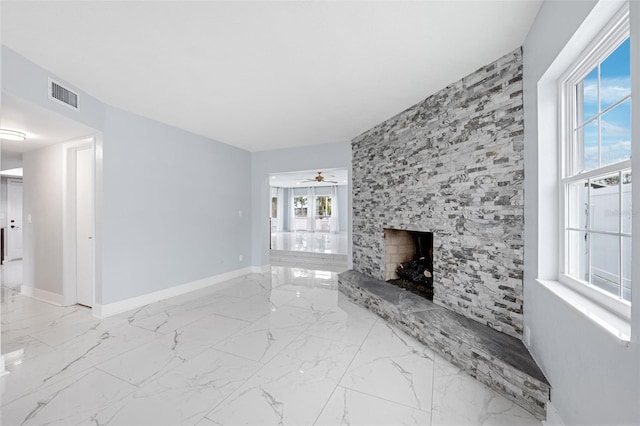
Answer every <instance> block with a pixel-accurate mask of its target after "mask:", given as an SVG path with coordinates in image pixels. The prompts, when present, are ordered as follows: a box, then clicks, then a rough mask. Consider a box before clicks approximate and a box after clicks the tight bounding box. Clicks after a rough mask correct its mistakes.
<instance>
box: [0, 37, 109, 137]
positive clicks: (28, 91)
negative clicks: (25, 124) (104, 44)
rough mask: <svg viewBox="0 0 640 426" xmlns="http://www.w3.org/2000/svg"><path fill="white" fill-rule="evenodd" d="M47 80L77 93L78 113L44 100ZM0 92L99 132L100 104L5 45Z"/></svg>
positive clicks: (46, 99) (102, 116)
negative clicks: (51, 79) (65, 86)
mask: <svg viewBox="0 0 640 426" xmlns="http://www.w3.org/2000/svg"><path fill="white" fill-rule="evenodd" d="M49 77H54V78H55V79H56V81H58V82H59V83H61V84H65V85H67V86H68V87H69V88H71V89H75V91H76V92H78V95H79V99H80V101H79V105H80V109H79V110H78V111H75V110H72V109H71V108H68V107H67V106H65V105H62V104H58V103H56V102H52V101H51V100H49V98H48V97H47V92H48V84H49V80H48V79H49ZM2 91H4V92H6V93H8V94H11V95H15V96H17V97H19V98H21V99H24V100H26V101H30V102H33V103H35V104H37V105H40V106H42V107H44V108H47V109H50V110H52V111H55V112H57V113H59V114H62V115H64V116H66V117H68V118H70V119H72V120H75V121H79V122H80V123H83V124H86V125H87V126H90V127H93V128H94V129H98V130H99V129H102V124H103V119H104V107H105V105H104V104H103V103H102V102H100V101H99V100H97V99H96V98H94V97H92V96H90V95H89V94H87V93H86V92H83V91H82V90H80V89H79V88H77V87H75V86H74V85H73V84H70V83H68V82H66V81H65V80H63V79H61V78H59V77H57V76H55V75H54V74H53V73H51V72H49V71H47V70H45V69H44V68H42V67H40V66H38V65H36V64H34V63H33V62H31V61H29V60H28V59H26V58H25V57H23V56H21V55H20V54H18V53H16V52H14V51H13V50H11V49H9V48H8V47H6V46H2Z"/></svg>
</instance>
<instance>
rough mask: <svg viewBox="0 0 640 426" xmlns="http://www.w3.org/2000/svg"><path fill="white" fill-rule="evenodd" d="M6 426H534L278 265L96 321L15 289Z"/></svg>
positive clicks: (332, 277)
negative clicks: (18, 350) (18, 354)
mask: <svg viewBox="0 0 640 426" xmlns="http://www.w3.org/2000/svg"><path fill="white" fill-rule="evenodd" d="M2 337H3V351H4V349H5V344H9V345H15V346H22V347H23V348H24V350H25V357H24V359H23V360H22V363H20V364H19V365H11V366H9V368H10V370H11V373H10V374H8V375H6V376H3V377H1V378H0V385H1V387H2V393H1V410H2V413H1V422H0V423H1V424H2V425H5V426H13V425H44V424H47V425H49V424H56V425H238V424H255V425H270V424H274V425H276V424H277V425H376V424H377V425H401V424H402V425H450V424H455V425H461V424H473V425H479V424H482V425H535V424H537V425H539V424H540V423H539V422H538V421H537V420H536V419H534V418H533V416H531V415H530V414H529V413H527V412H526V411H525V410H523V409H522V408H520V407H519V406H517V405H515V404H513V403H511V402H509V401H507V400H506V399H505V398H504V397H502V396H500V395H498V394H497V393H495V392H493V391H492V390H490V389H489V388H487V387H486V386H484V385H482V384H481V383H479V382H477V381H475V380H474V379H473V378H471V377H470V376H468V375H466V374H465V373H463V372H462V371H461V370H460V369H458V368H457V367H454V366H453V365H452V364H450V363H448V362H447V361H445V360H443V359H442V358H440V357H439V356H437V355H435V354H434V352H433V351H432V350H430V349H429V348H427V347H425V346H424V345H422V344H421V343H419V342H417V341H415V340H413V339H412V338H410V337H408V336H407V335H405V334H403V333H402V332H401V331H399V330H398V329H396V328H395V327H393V326H390V325H388V324H386V323H385V322H384V320H382V319H379V318H378V317H377V316H375V315H374V314H372V313H370V312H368V311H367V310H365V309H363V308H360V307H359V306H357V305H355V304H353V303H351V302H350V301H349V300H347V299H346V297H345V296H343V295H341V294H339V293H338V290H337V274H335V273H331V272H325V271H312V270H305V269H296V268H280V267H273V268H272V270H271V272H269V273H265V274H252V275H247V276H244V277H241V278H237V279H233V280H230V281H228V282H225V283H223V284H220V285H217V286H214V287H210V288H208V289H204V290H200V291H197V292H193V293H189V294H185V295H182V296H178V297H175V298H173V299H168V300H165V301H162V302H158V303H154V304H151V305H147V306H145V307H142V308H140V309H137V310H135V311H132V312H127V313H124V314H121V315H118V316H114V317H110V318H107V319H104V320H97V319H94V318H92V317H91V313H90V311H89V310H88V309H86V308H81V307H62V308H61V307H55V306H51V305H47V304H45V303H42V302H39V301H37V300H34V299H29V298H26V297H24V296H21V295H19V294H17V293H15V294H12V295H10V297H8V298H7V300H6V301H5V302H3V304H2Z"/></svg>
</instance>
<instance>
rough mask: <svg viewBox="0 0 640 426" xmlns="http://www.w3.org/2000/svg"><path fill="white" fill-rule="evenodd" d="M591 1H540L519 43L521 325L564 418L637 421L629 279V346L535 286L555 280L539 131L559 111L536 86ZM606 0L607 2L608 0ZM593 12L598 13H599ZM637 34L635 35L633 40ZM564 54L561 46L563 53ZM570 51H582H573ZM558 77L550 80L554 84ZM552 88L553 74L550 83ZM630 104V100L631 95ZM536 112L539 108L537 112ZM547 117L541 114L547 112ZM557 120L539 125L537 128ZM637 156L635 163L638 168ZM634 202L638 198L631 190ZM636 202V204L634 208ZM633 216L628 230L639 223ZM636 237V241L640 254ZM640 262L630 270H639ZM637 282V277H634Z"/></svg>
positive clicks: (638, 363)
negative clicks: (522, 168)
mask: <svg viewBox="0 0 640 426" xmlns="http://www.w3.org/2000/svg"><path fill="white" fill-rule="evenodd" d="M596 3H597V2H595V1H581V2H577V1H553V2H549V1H547V2H544V3H543V5H542V8H541V9H540V12H539V14H538V17H537V19H536V21H535V23H534V25H533V27H532V29H531V31H530V33H529V35H528V37H527V39H526V41H525V44H524V102H525V105H524V107H525V191H524V193H525V250H524V253H525V258H524V259H525V268H524V290H525V296H524V300H525V304H524V324H525V326H528V327H530V329H531V346H530V351H531V352H532V355H533V356H534V357H535V359H536V361H537V362H538V363H539V365H540V366H541V368H542V369H543V371H544V373H545V375H546V376H547V378H548V379H549V381H550V382H551V386H552V389H551V402H552V404H553V405H554V406H555V408H556V409H557V411H558V413H559V415H560V417H561V418H562V419H563V420H564V422H565V423H566V424H576V425H578V424H581V425H582V424H585V425H586V424H637V423H638V421H640V408H639V407H640V405H639V404H638V401H640V371H639V369H640V350H639V348H638V338H639V337H640V334H639V329H640V297H639V293H640V291H639V288H638V286H637V285H634V294H633V299H634V300H633V305H632V312H631V321H632V323H631V327H632V342H631V345H630V346H629V347H626V346H625V345H623V344H621V343H620V342H618V341H616V339H615V338H613V337H612V336H611V335H610V333H609V332H607V331H604V329H602V328H601V327H600V326H598V325H596V324H595V323H594V322H592V321H591V320H589V319H587V317H586V316H584V315H583V314H581V313H579V312H578V311H576V310H575V309H574V308H572V307H571V306H570V305H568V304H567V303H565V302H564V301H563V300H561V299H560V298H558V297H557V296H555V295H554V294H553V293H551V292H550V291H548V290H547V289H546V288H545V287H543V286H542V285H540V284H539V283H538V282H537V281H536V278H543V279H554V278H557V271H558V248H557V247H558V241H557V217H558V214H557V198H556V196H555V185H556V183H555V182H554V179H555V178H554V176H556V175H557V172H556V167H557V163H556V161H557V158H555V157H554V154H553V152H554V150H553V147H551V150H549V149H548V148H549V147H545V146H543V144H544V140H545V137H544V136H543V135H539V134H538V131H539V130H538V125H539V121H538V120H539V119H542V117H543V115H542V114H548V111H549V110H551V111H552V112H551V120H554V119H555V117H556V115H554V114H553V109H554V108H555V106H556V105H557V102H556V101H555V100H554V98H555V97H554V96H552V97H551V98H549V97H548V96H547V95H546V94H547V93H548V92H547V89H548V87H547V86H546V83H545V84H543V85H539V82H540V81H541V78H542V77H543V75H544V74H545V72H547V70H548V69H549V67H550V65H551V64H552V63H553V61H554V60H555V59H556V57H557V56H558V55H559V54H560V53H561V51H562V50H563V49H564V48H565V46H566V45H567V43H568V42H569V41H570V39H571V37H572V36H573V34H574V33H575V32H576V30H578V28H579V27H581V26H582V25H584V26H583V28H587V27H588V26H589V25H590V24H589V21H587V22H586V23H585V18H586V17H587V15H588V14H589V13H590V12H591V11H592V9H593V8H594V6H595V5H596ZM605 3H606V2H605ZM639 6H640V5H639V4H637V3H636V2H631V26H632V39H634V40H637V39H638V38H639V36H640V9H639ZM596 13H598V12H596ZM634 37H635V38H634ZM565 52H566V51H565ZM573 53H574V54H577V53H579V51H578V52H573ZM632 57H633V64H632V67H633V68H634V69H638V66H639V65H640V62H639V58H640V46H638V45H637V44H635V43H633V42H632ZM633 78H634V80H633V83H632V87H633V89H632V90H633V94H632V96H633V98H634V99H636V100H637V99H640V87H639V83H640V79H639V78H638V73H635V76H634V77H633ZM554 83H555V84H554ZM548 84H549V85H550V90H551V91H553V90H557V89H554V87H557V80H556V81H555V82H554V81H551V82H548ZM634 102H635V101H634ZM539 114H541V115H540V116H539ZM633 114H634V119H633V120H632V122H633V123H634V125H636V126H635V127H634V129H633V140H634V148H633V149H634V150H635V149H636V148H638V147H639V146H640V145H639V142H640V138H639V137H640V133H639V130H640V129H638V126H637V124H638V123H640V116H639V111H638V109H634V111H633ZM544 117H546V115H544ZM554 127H555V126H548V125H546V124H543V126H542V127H541V131H546V130H545V129H550V130H549V131H551V132H555V130H554ZM637 157H638V156H635V158H634V159H633V161H634V168H635V167H638V166H639V165H640V164H639V163H638V158H637ZM634 192H635V193H634V195H633V199H634V203H638V202H640V200H638V198H640V194H639V193H638V189H637V188H635V191H634ZM638 207H640V205H639V204H634V208H635V209H638ZM636 218H637V217H636V216H635V215H634V225H633V228H634V229H633V232H634V234H635V235H638V231H639V230H640V229H639V226H640V224H639V223H638V221H637V220H635V219H636ZM639 243H640V241H639V239H634V251H635V252H636V253H638V251H637V250H638V249H639V248H640V246H639V245H638V244H639ZM639 266H640V264H638V262H636V265H634V270H633V276H635V277H638V276H640V268H639ZM635 281H636V284H637V279H636V280H635Z"/></svg>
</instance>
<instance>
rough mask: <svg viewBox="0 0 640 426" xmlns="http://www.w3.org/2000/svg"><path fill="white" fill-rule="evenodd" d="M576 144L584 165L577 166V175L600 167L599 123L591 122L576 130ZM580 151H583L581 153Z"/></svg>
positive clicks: (574, 172) (575, 172)
mask: <svg viewBox="0 0 640 426" xmlns="http://www.w3.org/2000/svg"><path fill="white" fill-rule="evenodd" d="M576 142H577V144H578V150H579V152H578V153H577V154H578V160H579V161H581V162H582V164H580V163H579V164H576V166H577V167H576V170H573V171H572V174H577V173H578V172H580V171H583V170H593V169H595V168H597V167H598V121H597V120H596V121H591V122H589V123H588V124H586V125H585V126H584V127H581V128H579V129H578V130H576ZM580 151H582V152H581V153H580Z"/></svg>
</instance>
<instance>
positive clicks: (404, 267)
mask: <svg viewBox="0 0 640 426" xmlns="http://www.w3.org/2000/svg"><path fill="white" fill-rule="evenodd" d="M384 240H385V280H386V281H387V282H388V283H391V284H393V285H396V286H399V287H402V288H405V289H407V290H409V291H411V292H413V293H416V294H418V295H420V296H423V297H426V298H427V299H429V300H433V233H432V232H420V231H407V230H401V229H390V228H385V229H384Z"/></svg>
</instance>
